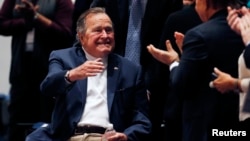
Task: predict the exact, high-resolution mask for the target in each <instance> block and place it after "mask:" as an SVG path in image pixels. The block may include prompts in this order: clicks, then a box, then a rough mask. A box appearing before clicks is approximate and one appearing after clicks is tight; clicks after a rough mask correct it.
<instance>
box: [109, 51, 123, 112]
mask: <svg viewBox="0 0 250 141" xmlns="http://www.w3.org/2000/svg"><path fill="white" fill-rule="evenodd" d="M107 69H108V70H107V71H108V79H107V81H108V92H107V97H108V111H109V113H110V111H111V106H112V103H113V99H114V96H115V91H116V87H117V82H118V77H119V73H120V65H119V62H118V60H117V57H116V56H114V55H112V54H111V55H109V58H108V68H107Z"/></svg>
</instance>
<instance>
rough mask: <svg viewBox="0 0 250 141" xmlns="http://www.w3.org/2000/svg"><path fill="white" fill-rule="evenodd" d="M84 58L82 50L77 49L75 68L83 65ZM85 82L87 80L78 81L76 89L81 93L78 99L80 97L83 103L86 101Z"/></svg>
mask: <svg viewBox="0 0 250 141" xmlns="http://www.w3.org/2000/svg"><path fill="white" fill-rule="evenodd" d="M86 60H87V59H86V56H85V54H84V51H83V50H82V48H79V50H77V59H76V61H77V66H75V67H78V66H79V65H81V64H83V63H84V62H85V61H86ZM87 80H88V79H82V80H79V83H77V84H78V86H77V88H78V89H80V92H82V93H79V95H80V97H81V100H82V101H83V102H84V103H85V101H86V97H87Z"/></svg>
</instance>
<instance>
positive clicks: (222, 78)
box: [213, 68, 237, 93]
mask: <svg viewBox="0 0 250 141" xmlns="http://www.w3.org/2000/svg"><path fill="white" fill-rule="evenodd" d="M214 73H215V74H216V75H217V78H216V79H215V80H214V81H213V86H214V87H215V88H216V89H217V90H218V91H219V92H221V93H225V92H228V91H231V90H234V89H235V87H236V85H237V83H235V82H237V79H235V78H233V77H232V76H231V75H230V74H227V73H225V72H222V71H220V70H219V69H218V68H214Z"/></svg>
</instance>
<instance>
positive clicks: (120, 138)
mask: <svg viewBox="0 0 250 141" xmlns="http://www.w3.org/2000/svg"><path fill="white" fill-rule="evenodd" d="M127 140H128V138H127V136H126V135H125V134H124V133H119V132H115V134H114V135H112V136H109V137H108V138H107V141H127Z"/></svg>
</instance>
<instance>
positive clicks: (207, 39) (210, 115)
mask: <svg viewBox="0 0 250 141" xmlns="http://www.w3.org/2000/svg"><path fill="white" fill-rule="evenodd" d="M226 16H227V11H226V10H221V11H219V12H217V13H215V14H214V15H213V16H212V17H211V18H210V20H209V21H207V22H205V23H203V24H201V25H199V26H196V27H195V28H193V29H191V30H189V31H188V32H187V33H186V36H185V38H184V46H183V54H182V57H181V60H180V64H179V66H178V67H175V68H174V69H173V70H172V71H171V73H170V78H171V83H172V85H173V88H174V91H175V92H176V93H177V94H180V97H181V98H183V100H184V103H183V128H184V129H183V133H184V135H183V139H184V141H206V140H208V136H211V131H212V130H211V128H213V129H216V128H217V129H218V128H219V129H221V130H223V129H224V130H229V129H232V128H233V127H235V126H236V124H237V123H238V105H239V97H238V94H237V93H235V92H229V93H226V94H221V93H219V92H218V91H216V90H215V89H211V88H209V82H210V81H211V73H212V72H213V68H214V67H218V68H219V69H220V70H222V71H224V72H227V73H229V74H230V75H232V76H233V77H237V76H238V63H237V61H238V57H239V55H240V54H241V52H242V51H243V49H244V44H243V42H242V39H241V37H240V36H239V35H237V34H236V33H235V32H234V31H232V30H231V29H230V27H229V26H228V23H227V20H226Z"/></svg>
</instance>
